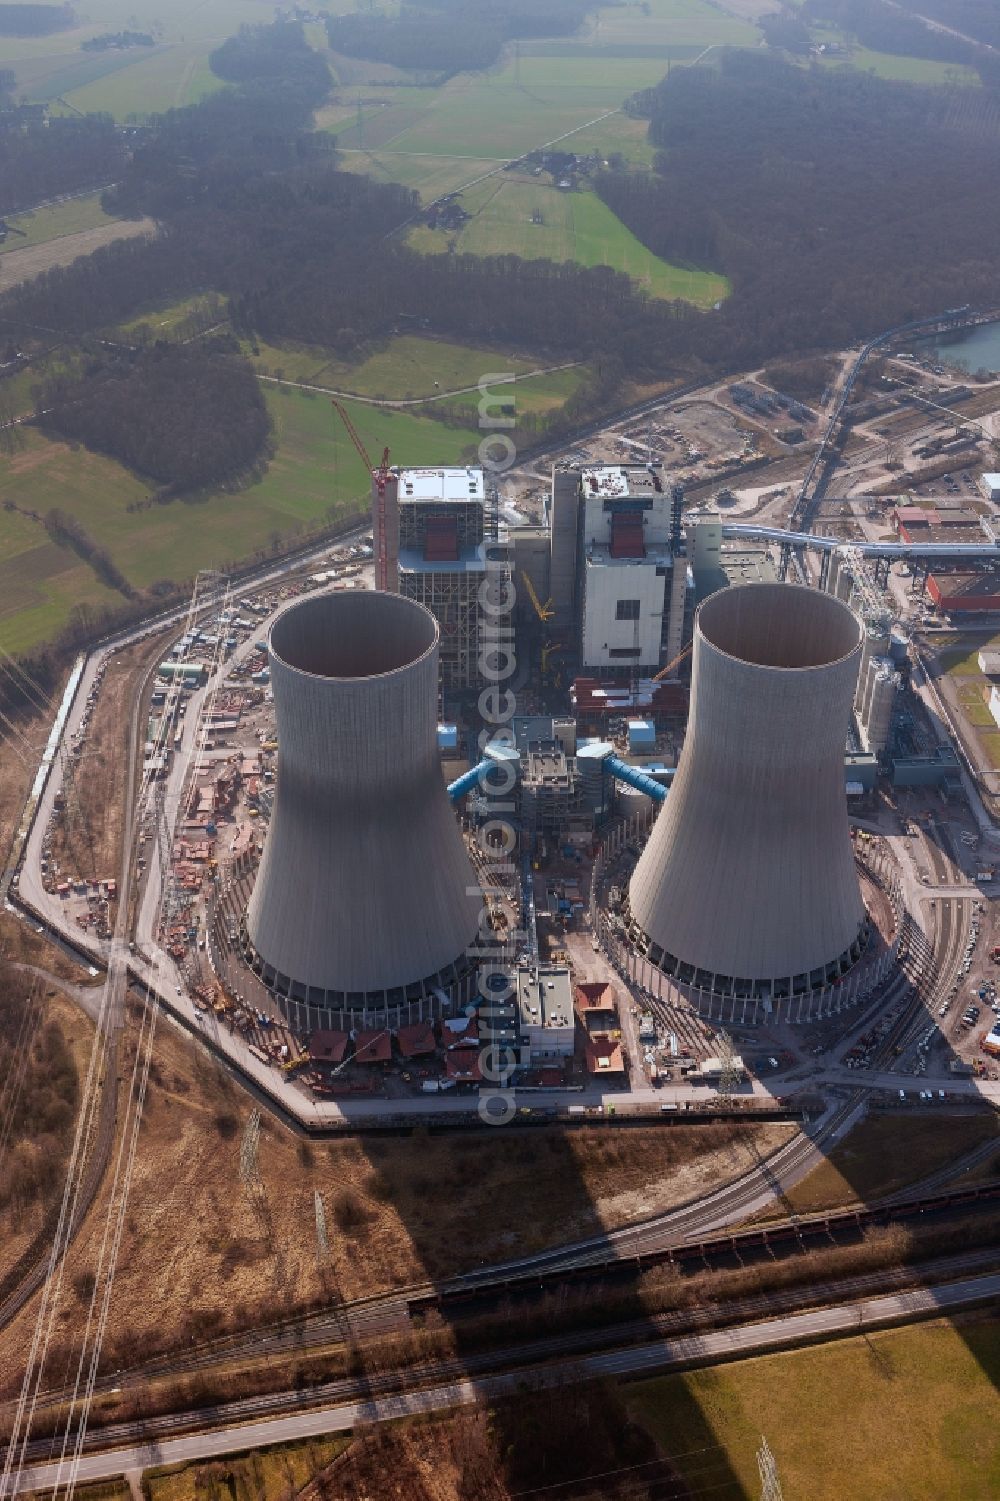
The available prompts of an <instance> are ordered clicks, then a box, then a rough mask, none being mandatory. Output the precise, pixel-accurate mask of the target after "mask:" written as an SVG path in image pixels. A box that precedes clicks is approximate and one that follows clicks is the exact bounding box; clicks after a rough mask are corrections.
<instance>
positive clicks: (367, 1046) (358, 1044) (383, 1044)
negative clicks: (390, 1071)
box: [354, 1031, 392, 1063]
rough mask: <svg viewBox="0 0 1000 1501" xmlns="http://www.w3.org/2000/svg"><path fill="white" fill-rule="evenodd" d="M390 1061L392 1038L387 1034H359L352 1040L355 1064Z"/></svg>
mask: <svg viewBox="0 0 1000 1501" xmlns="http://www.w3.org/2000/svg"><path fill="white" fill-rule="evenodd" d="M391 1059H392V1038H391V1037H390V1036H389V1034H388V1032H385V1031H383V1032H359V1033H358V1035H357V1037H355V1039H354V1061H355V1062H356V1063H389V1062H390V1061H391Z"/></svg>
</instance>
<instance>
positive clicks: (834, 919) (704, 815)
mask: <svg viewBox="0 0 1000 1501" xmlns="http://www.w3.org/2000/svg"><path fill="white" fill-rule="evenodd" d="M861 643H862V628H861V625H860V622H859V621H858V619H857V617H856V616H855V615H854V614H853V613H852V611H851V610H849V609H848V608H847V606H846V605H844V604H843V603H841V602H840V601H839V600H837V599H836V598H834V597H833V596H831V595H828V594H822V593H820V592H819V591H817V590H812V589H806V588H801V587H799V586H797V585H792V584H743V585H739V586H735V587H732V588H727V589H722V590H720V591H719V593H717V594H713V595H712V596H711V597H710V598H709V599H707V600H705V602H704V603H703V604H702V605H701V606H700V608H699V609H698V611H697V614H696V616H695V632H694V661H693V672H692V680H691V712H690V718H689V721H688V730H687V737H686V739H685V742H684V748H683V751H682V754H681V758H680V764H679V766H678V770H677V775H676V777H675V779H674V782H673V786H672V788H671V791H670V793H669V795H668V797H667V799H666V801H665V803H664V805H663V808H662V810H661V812H660V814H659V817H658V818H657V821H656V823H655V824H654V826H653V830H652V833H651V834H650V837H649V842H648V843H647V845H646V848H645V850H644V852H643V854H642V857H641V858H640V860H639V863H638V864H637V866H636V868H635V871H634V873H633V875H632V880H631V884H630V886H629V894H628V906H629V911H630V919H631V923H632V927H633V935H634V937H635V940H636V942H637V943H638V945H639V947H640V948H641V949H642V951H643V952H644V953H645V954H646V955H647V957H648V958H649V959H650V960H651V961H652V962H653V963H654V964H655V965H656V966H657V967H659V968H660V969H662V970H663V971H664V972H665V973H666V974H668V975H671V976H674V977H675V978H676V979H677V981H678V982H680V983H682V984H689V985H693V986H696V987H698V988H699V989H701V990H704V991H707V992H710V993H714V994H718V995H729V996H757V997H761V998H763V999H764V1000H765V1001H769V1000H777V999H779V998H781V997H785V996H791V995H796V994H802V993H803V992H806V991H812V990H814V989H818V988H821V987H823V986H824V985H827V984H830V983H832V982H833V981H835V980H836V979H837V978H838V977H839V976H841V975H842V974H844V973H846V971H847V970H848V969H849V968H850V967H851V965H852V964H853V963H854V961H855V960H856V959H857V958H858V957H859V956H860V954H861V952H862V950H863V948H864V946H865V943H866V941H867V932H868V924H867V917H866V913H865V908H864V904H863V902H862V899H861V892H860V888H859V885H858V877H857V874H856V871H855V865H854V856H853V850H852V845H851V839H850V831H849V826H848V821H847V803H846V794H845V787H844V746H845V741H846V738H847V730H848V723H849V718H850V713H851V705H852V702H853V698H854V690H855V686H856V683H857V676H858V663H859V661H860V658H861Z"/></svg>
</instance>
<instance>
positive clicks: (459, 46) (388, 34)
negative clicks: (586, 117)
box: [324, 0, 590, 77]
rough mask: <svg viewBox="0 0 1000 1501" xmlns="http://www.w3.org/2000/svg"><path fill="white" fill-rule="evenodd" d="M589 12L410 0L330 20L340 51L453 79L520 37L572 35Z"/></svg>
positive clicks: (552, 0)
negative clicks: (386, 9) (390, 10)
mask: <svg viewBox="0 0 1000 1501" xmlns="http://www.w3.org/2000/svg"><path fill="white" fill-rule="evenodd" d="M589 9H590V5H589V4H588V3H587V0H409V3H408V4H404V5H402V6H401V7H400V8H399V10H398V11H396V12H395V13H393V14H391V15H386V14H385V13H383V12H380V11H355V12H353V13H352V14H348V15H343V16H330V15H328V16H325V17H324V20H325V23H326V32H327V38H328V40H329V43H330V46H331V47H332V48H333V50H334V52H342V53H344V54H345V55H346V56H348V57H364V58H370V59H372V60H373V61H377V62H385V63H392V64H393V66H395V67H397V68H406V69H422V70H431V71H433V72H435V73H439V74H441V75H443V76H445V77H447V76H448V75H449V74H452V73H459V72H464V71H467V70H472V69H480V68H488V67H489V66H490V65H491V64H492V63H494V62H496V60H497V57H498V56H499V54H500V51H501V48H502V47H503V46H504V43H505V42H508V41H511V40H513V39H514V38H515V37H536V36H544V37H553V36H569V35H572V33H573V32H575V31H576V30H577V29H578V28H579V26H580V24H581V22H582V21H583V18H584V16H585V15H586V13H587V11H588V10H589Z"/></svg>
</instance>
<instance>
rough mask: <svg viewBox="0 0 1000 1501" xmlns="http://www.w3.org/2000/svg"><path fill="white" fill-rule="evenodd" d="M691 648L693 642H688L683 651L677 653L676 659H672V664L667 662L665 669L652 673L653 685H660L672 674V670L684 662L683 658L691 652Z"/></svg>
mask: <svg viewBox="0 0 1000 1501" xmlns="http://www.w3.org/2000/svg"><path fill="white" fill-rule="evenodd" d="M693 646H694V642H693V641H689V642H688V644H687V646H685V648H684V650H683V651H679V652H678V653H677V655H676V657H674V659H673V661H672V662H668V663H667V665H666V667H661V668H660V670H659V672H657V673H654V675H653V682H654V683H661V682H662V681H663V679H664V678H666V677H669V676H670V674H671V673H672V672H673V670H674V668H675V667H679V666H680V665H681V663H682V662H683V661H684V658H685V657H686V656H687V655H688V653H689V652H690V651H691V648H692V647H693Z"/></svg>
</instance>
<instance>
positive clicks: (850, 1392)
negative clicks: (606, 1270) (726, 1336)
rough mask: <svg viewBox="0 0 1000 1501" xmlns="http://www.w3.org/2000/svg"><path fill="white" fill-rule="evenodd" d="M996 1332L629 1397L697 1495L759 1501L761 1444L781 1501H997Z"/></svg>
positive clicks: (667, 1380)
mask: <svg viewBox="0 0 1000 1501" xmlns="http://www.w3.org/2000/svg"><path fill="white" fill-rule="evenodd" d="M998 1380H1000V1321H998V1320H997V1319H995V1318H987V1317H984V1316H978V1318H977V1319H976V1321H975V1322H972V1321H971V1316H970V1320H969V1321H968V1322H965V1321H963V1323H962V1324H961V1325H960V1326H958V1327H956V1326H955V1325H953V1324H951V1323H947V1322H945V1321H943V1320H942V1321H939V1322H935V1323H926V1324H916V1325H913V1326H912V1327H910V1328H905V1329H894V1330H885V1331H883V1332H879V1333H875V1334H872V1335H871V1336H870V1337H868V1338H865V1339H857V1338H853V1339H845V1340H840V1341H836V1342H833V1343H830V1344H825V1345H819V1346H815V1347H812V1348H809V1349H805V1350H798V1351H793V1352H791V1353H790V1354H784V1355H770V1356H765V1357H762V1358H759V1359H755V1360H741V1361H737V1362H734V1363H732V1364H730V1365H722V1366H713V1367H711V1368H709V1369H706V1370H700V1371H692V1372H690V1373H689V1374H687V1375H683V1376H667V1377H661V1378H659V1379H657V1380H653V1381H644V1382H641V1383H638V1384H636V1385H634V1386H629V1387H625V1388H623V1396H624V1398H625V1401H626V1405H627V1406H628V1408H629V1411H630V1413H631V1414H632V1416H633V1417H635V1418H636V1419H637V1420H638V1421H639V1422H640V1423H642V1424H643V1426H644V1427H646V1428H647V1429H648V1430H649V1432H650V1433H651V1434H652V1435H653V1437H654V1438H655V1439H656V1440H657V1442H658V1443H659V1444H660V1446H661V1448H662V1451H663V1453H664V1454H666V1455H676V1456H679V1458H678V1459H677V1460H676V1461H675V1462H676V1464H677V1467H678V1469H679V1470H680V1472H681V1474H682V1475H684V1476H685V1477H687V1478H688V1481H689V1484H690V1485H691V1486H692V1491H691V1494H692V1495H699V1496H700V1495H703V1494H706V1495H707V1494H709V1489H710V1487H712V1486H713V1485H714V1486H715V1487H717V1490H715V1491H713V1492H712V1493H713V1494H716V1493H717V1494H718V1495H720V1496H722V1495H725V1496H731V1497H737V1496H742V1497H746V1498H749V1497H756V1496H759V1495H760V1494H761V1491H760V1480H759V1477H758V1473H757V1461H756V1452H757V1449H758V1447H759V1446H760V1441H761V1434H765V1435H766V1436H767V1440H768V1443H769V1445H770V1447H771V1450H772V1452H773V1453H774V1456H775V1459H776V1461H777V1465H778V1472H779V1475H780V1479H781V1485H782V1491H783V1494H784V1496H785V1501H807V1498H808V1501H855V1498H861V1497H870V1498H872V1501H994V1498H995V1497H996V1496H998V1495H1000V1439H998V1436H997V1419H998V1416H1000V1404H998V1401H997V1390H996V1383H997V1381H998Z"/></svg>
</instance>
